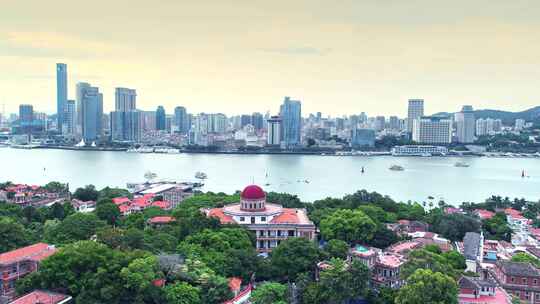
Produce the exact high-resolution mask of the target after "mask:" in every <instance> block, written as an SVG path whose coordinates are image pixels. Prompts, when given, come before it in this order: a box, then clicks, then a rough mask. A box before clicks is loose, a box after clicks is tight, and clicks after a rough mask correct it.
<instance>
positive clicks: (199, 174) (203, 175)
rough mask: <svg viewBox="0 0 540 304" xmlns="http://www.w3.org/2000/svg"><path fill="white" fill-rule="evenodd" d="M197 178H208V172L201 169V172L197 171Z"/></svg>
mask: <svg viewBox="0 0 540 304" xmlns="http://www.w3.org/2000/svg"><path fill="white" fill-rule="evenodd" d="M195 178H198V179H206V178H208V176H207V175H206V173H204V172H200V171H199V172H197V173H195Z"/></svg>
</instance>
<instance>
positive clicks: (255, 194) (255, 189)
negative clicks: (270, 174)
mask: <svg viewBox="0 0 540 304" xmlns="http://www.w3.org/2000/svg"><path fill="white" fill-rule="evenodd" d="M240 196H241V197H242V198H243V199H252V200H254V199H263V198H265V197H266V194H265V193H264V191H263V189H262V188H261V187H259V186H257V185H249V186H247V187H246V188H244V191H242V193H241V194H240Z"/></svg>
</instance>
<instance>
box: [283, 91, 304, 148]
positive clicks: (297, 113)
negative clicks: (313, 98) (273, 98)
mask: <svg viewBox="0 0 540 304" xmlns="http://www.w3.org/2000/svg"><path fill="white" fill-rule="evenodd" d="M279 116H280V117H281V130H282V132H281V140H282V145H283V146H284V148H286V149H289V148H293V147H296V146H298V145H300V143H301V132H302V104H301V103H300V101H299V100H292V99H291V98H290V97H285V100H284V101H283V104H282V105H281V108H280V111H279Z"/></svg>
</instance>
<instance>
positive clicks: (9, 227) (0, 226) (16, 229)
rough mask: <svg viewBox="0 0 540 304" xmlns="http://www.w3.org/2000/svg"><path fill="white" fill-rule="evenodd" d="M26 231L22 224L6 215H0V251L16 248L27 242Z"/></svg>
mask: <svg viewBox="0 0 540 304" xmlns="http://www.w3.org/2000/svg"><path fill="white" fill-rule="evenodd" d="M27 234H28V233H27V232H26V231H25V229H24V227H23V225H21V224H19V223H17V222H16V221H14V220H12V219H11V218H8V217H0V235H1V236H2V241H1V242H0V253H3V252H6V251H10V250H13V249H17V248H19V247H22V246H26V245H28V244H29V239H28V235H27Z"/></svg>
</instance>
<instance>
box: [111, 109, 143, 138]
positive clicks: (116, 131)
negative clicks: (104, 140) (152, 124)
mask: <svg viewBox="0 0 540 304" xmlns="http://www.w3.org/2000/svg"><path fill="white" fill-rule="evenodd" d="M110 120H111V140H113V141H130V142H140V141H141V139H142V130H143V116H142V113H141V112H140V111H137V110H134V111H113V112H111V116H110Z"/></svg>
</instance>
